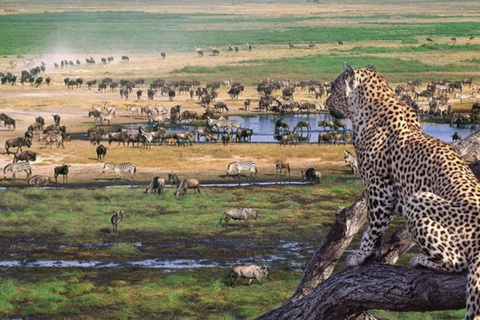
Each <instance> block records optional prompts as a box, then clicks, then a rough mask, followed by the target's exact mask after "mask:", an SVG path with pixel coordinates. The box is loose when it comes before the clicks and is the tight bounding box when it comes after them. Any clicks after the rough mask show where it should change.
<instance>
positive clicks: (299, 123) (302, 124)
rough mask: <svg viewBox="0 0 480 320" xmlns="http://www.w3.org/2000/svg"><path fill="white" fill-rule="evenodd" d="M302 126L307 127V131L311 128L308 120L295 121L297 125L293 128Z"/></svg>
mask: <svg viewBox="0 0 480 320" xmlns="http://www.w3.org/2000/svg"><path fill="white" fill-rule="evenodd" d="M303 128H307V131H310V130H311V127H310V122H308V121H299V122H298V123H297V125H296V126H295V129H296V130H299V129H300V130H303Z"/></svg>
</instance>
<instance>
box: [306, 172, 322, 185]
mask: <svg viewBox="0 0 480 320" xmlns="http://www.w3.org/2000/svg"><path fill="white" fill-rule="evenodd" d="M302 178H303V179H304V180H307V181H310V182H312V183H313V184H319V183H320V180H321V178H322V174H321V173H320V172H319V171H317V170H315V168H308V169H307V170H302Z"/></svg>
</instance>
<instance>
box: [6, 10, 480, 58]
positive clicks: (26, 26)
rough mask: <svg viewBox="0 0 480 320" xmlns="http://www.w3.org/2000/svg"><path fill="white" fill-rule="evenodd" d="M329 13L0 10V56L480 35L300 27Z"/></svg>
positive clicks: (430, 26) (424, 27) (466, 29)
mask: <svg viewBox="0 0 480 320" xmlns="http://www.w3.org/2000/svg"><path fill="white" fill-rule="evenodd" d="M398 17H399V18H405V17H403V16H401V15H400V16H398ZM330 18H334V17H327V18H325V17H288V16H285V17H268V16H243V15H227V14H202V13H197V14H168V13H147V12H128V11H125V12H124V11H122V12H114V11H108V12H60V13H50V12H45V13H35V14H12V15H1V16H0V30H2V31H1V32H0V43H2V46H1V47H0V54H2V55H5V54H11V55H14V54H40V53H55V52H57V53H78V54H80V53H86V54H87V53H111V52H112V53H119V52H123V53H126V54H128V53H137V52H138V53H158V52H160V51H165V52H189V51H190V52H193V49H194V46H201V47H208V46H218V47H220V48H224V49H226V46H227V45H228V44H229V43H232V42H234V43H232V44H236V45H240V46H241V45H243V44H244V43H245V42H249V43H252V44H253V45H254V46H255V45H257V46H258V45H266V44H269V45H270V44H288V43H289V42H293V43H310V42H316V43H336V41H337V40H342V41H344V42H359V41H365V40H368V41H372V40H388V41H403V42H405V43H412V42H415V41H416V40H415V38H416V37H432V36H433V37H450V36H452V35H455V36H457V37H463V36H465V37H466V36H468V35H470V34H478V33H480V23H478V22H450V23H437V22H435V23H434V22H432V23H411V24H410V23H401V24H399V23H373V22H372V18H373V19H375V18H382V17H375V16H373V17H372V16H358V17H354V18H355V21H356V22H357V23H358V24H355V25H352V26H341V27H339V26H325V25H321V26H315V23H313V24H312V25H311V26H299V25H301V24H302V23H303V22H309V21H310V22H312V21H313V22H315V20H318V21H319V22H320V21H322V20H324V19H327V20H328V19H330ZM407 18H412V19H415V18H418V17H417V16H415V15H413V16H411V17H407ZM421 18H430V17H429V16H421ZM349 19H350V18H349ZM362 23H363V25H362Z"/></svg>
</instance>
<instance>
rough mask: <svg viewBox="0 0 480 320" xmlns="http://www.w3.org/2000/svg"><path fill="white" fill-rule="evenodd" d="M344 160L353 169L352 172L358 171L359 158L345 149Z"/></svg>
mask: <svg viewBox="0 0 480 320" xmlns="http://www.w3.org/2000/svg"><path fill="white" fill-rule="evenodd" d="M343 160H344V161H345V163H346V164H347V166H349V167H350V168H351V169H352V173H355V172H357V171H358V164H357V158H356V157H354V156H353V155H352V154H351V153H350V152H349V151H347V150H344V151H343Z"/></svg>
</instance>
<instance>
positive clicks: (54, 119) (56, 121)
mask: <svg viewBox="0 0 480 320" xmlns="http://www.w3.org/2000/svg"><path fill="white" fill-rule="evenodd" d="M52 117H53V122H54V123H55V125H56V126H59V125H60V120H61V119H62V118H61V117H60V115H58V114H57V113H55V114H52Z"/></svg>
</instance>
